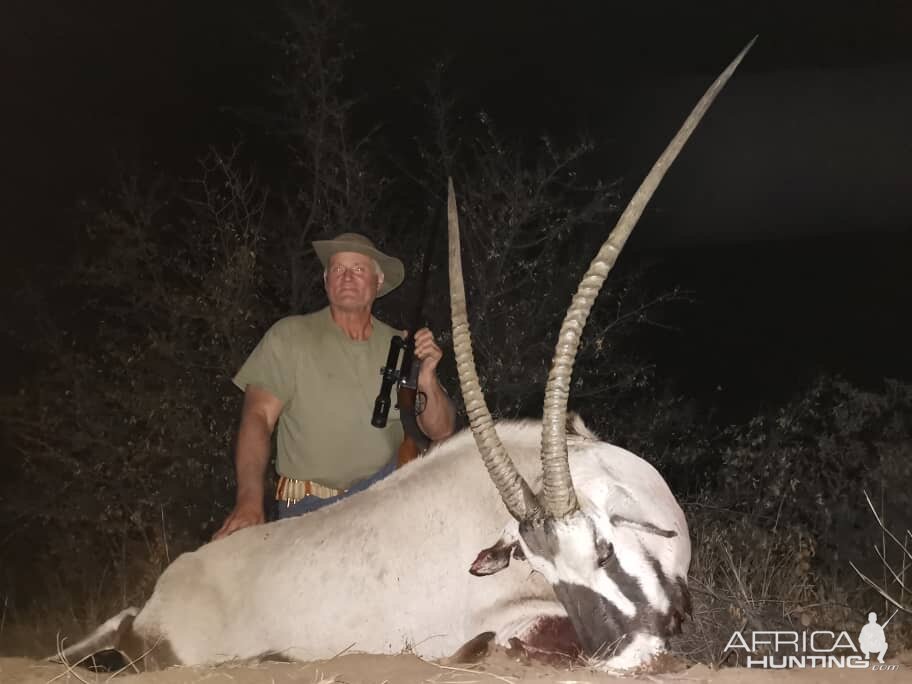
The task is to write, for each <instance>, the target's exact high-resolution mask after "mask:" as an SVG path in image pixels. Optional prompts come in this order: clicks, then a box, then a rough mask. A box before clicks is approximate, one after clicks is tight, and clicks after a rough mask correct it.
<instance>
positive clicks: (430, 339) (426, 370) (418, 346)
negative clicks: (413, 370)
mask: <svg viewBox="0 0 912 684" xmlns="http://www.w3.org/2000/svg"><path fill="white" fill-rule="evenodd" d="M415 358H416V359H418V360H419V361H421V370H420V371H419V375H418V384H420V385H429V384H430V383H431V382H436V378H437V364H438V363H439V362H440V359H442V358H443V351H442V350H441V349H440V347H438V346H437V343H436V342H435V341H434V334H433V333H432V332H431V331H430V330H428V329H427V328H422V329H421V330H419V331H418V332H416V333H415Z"/></svg>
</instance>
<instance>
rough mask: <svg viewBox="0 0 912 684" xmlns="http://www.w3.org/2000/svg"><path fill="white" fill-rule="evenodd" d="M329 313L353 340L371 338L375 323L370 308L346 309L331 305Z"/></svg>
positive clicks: (360, 340)
mask: <svg viewBox="0 0 912 684" xmlns="http://www.w3.org/2000/svg"><path fill="white" fill-rule="evenodd" d="M329 313H330V315H331V316H332V319H333V322H334V323H335V324H336V325H338V326H339V327H340V328H341V329H342V332H344V333H345V334H346V335H348V337H349V338H350V339H352V340H355V341H359V342H362V341H364V340H366V339H369V338H370V334H371V331H372V330H373V327H374V326H373V324H372V323H371V312H370V309H361V310H357V311H346V310H342V309H337V308H335V307H334V306H332V305H330V307H329Z"/></svg>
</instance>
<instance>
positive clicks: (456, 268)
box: [447, 178, 544, 522]
mask: <svg viewBox="0 0 912 684" xmlns="http://www.w3.org/2000/svg"><path fill="white" fill-rule="evenodd" d="M447 224H448V228H449V235H450V240H449V262H450V310H451V316H452V319H453V351H454V353H455V355H456V368H457V370H458V371H459V386H460V389H461V390H462V398H463V399H464V400H465V405H466V411H467V412H468V414H469V424H470V425H471V426H472V434H473V435H475V444H476V445H477V446H478V451H479V452H480V453H481V459H482V460H483V461H484V464H485V467H486V468H487V469H488V474H489V475H490V476H491V479H492V480H493V481H494V485H495V486H496V487H497V490H498V491H499V492H500V497H501V498H502V499H503V502H504V505H505V506H506V507H507V510H508V511H509V512H510V515H512V516H513V517H514V518H516V520H518V521H520V522H522V521H524V520H528V519H530V518H540V517H542V514H543V512H544V511H543V510H542V507H541V504H540V503H539V502H538V500H537V499H536V498H535V494H533V493H532V490H531V489H530V488H529V485H528V483H527V482H526V481H525V480H524V479H523V476H522V475H520V473H519V471H518V470H517V469H516V465H515V464H514V463H513V461H512V460H510V456H509V454H507V450H506V449H504V446H503V444H502V443H501V441H500V437H498V435H497V430H496V429H495V428H494V420H493V419H492V418H491V412H490V411H489V410H488V405H487V403H486V402H485V398H484V393H483V392H482V391H481V383H480V382H479V381H478V372H477V371H476V370H475V356H474V355H473V354H472V339H471V335H470V333H469V319H468V315H467V314H466V297H465V282H464V281H463V278H462V253H461V250H460V246H459V213H458V211H457V209H456V193H455V191H454V190H453V179H452V178H451V179H449V182H448V184H447Z"/></svg>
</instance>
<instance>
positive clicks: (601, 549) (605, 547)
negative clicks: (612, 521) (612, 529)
mask: <svg viewBox="0 0 912 684" xmlns="http://www.w3.org/2000/svg"><path fill="white" fill-rule="evenodd" d="M595 552H596V554H597V562H598V566H599V567H600V568H605V567H607V566H608V564H609V563H610V562H611V561H612V559H613V558H614V545H613V544H612V543H611V542H606V541H605V540H604V539H599V540H598V542H596V545H595Z"/></svg>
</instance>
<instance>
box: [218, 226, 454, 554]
mask: <svg viewBox="0 0 912 684" xmlns="http://www.w3.org/2000/svg"><path fill="white" fill-rule="evenodd" d="M313 246H314V249H315V250H316V253H317V256H318V257H319V258H320V261H321V263H322V264H323V268H324V271H323V283H324V286H325V288H326V295H327V297H328V299H329V306H327V307H326V308H324V309H322V310H320V311H317V312H316V313H312V314H308V315H306V316H289V317H287V318H283V319H282V320H280V321H279V322H278V323H276V324H275V325H273V326H272V328H270V329H269V331H267V333H266V335H265V336H264V337H263V339H262V340H261V341H260V343H259V344H258V345H257V347H256V349H254V351H253V353H252V354H251V355H250V357H249V358H248V359H247V361H246V362H245V363H244V365H243V366H242V367H241V370H240V371H239V372H238V374H237V375H236V376H235V378H234V384H235V385H237V386H238V387H239V388H240V389H242V390H243V391H244V406H243V409H242V411H241V425H240V429H239V431H238V439H237V451H236V455H235V465H236V468H237V482H238V490H237V501H236V504H235V507H234V510H233V511H232V512H231V514H230V515H229V516H228V518H227V519H226V520H225V522H224V524H223V525H222V527H221V528H220V529H219V530H218V531H217V532H216V533H215V535H214V536H213V539H218V538H220V537H224V536H227V535H229V534H231V533H232V532H235V531H237V530H239V529H242V528H244V527H249V526H251V525H258V524H260V523H263V522H264V521H265V515H264V510H263V494H264V480H265V473H266V464H267V463H268V462H269V455H270V439H271V436H272V433H273V430H275V429H276V428H277V427H278V456H277V459H276V470H277V471H278V474H279V476H280V477H279V486H278V488H277V491H276V498H277V500H279V517H288V516H290V515H299V514H301V513H305V512H308V511H311V510H314V509H316V508H320V507H322V506H324V505H326V504H328V503H331V502H333V501H335V500H337V499H339V498H342V497H344V496H347V495H349V494H351V493H353V492H355V491H360V490H361V489H365V488H366V487H367V486H369V485H370V484H372V483H373V482H376V481H377V480H379V479H382V478H383V477H385V476H386V475H388V474H389V473H390V472H392V470H393V469H394V467H395V463H396V451H397V448H398V446H399V444H400V443H401V442H402V437H403V430H402V423H401V421H400V418H399V412H398V411H397V410H396V409H393V410H391V411H390V416H389V421H388V422H387V426H386V427H385V428H383V429H378V428H375V427H373V426H372V425H371V424H370V418H371V414H372V412H373V406H374V399H375V397H376V395H377V390H378V389H379V386H380V368H381V367H382V366H383V365H384V364H385V363H386V357H387V354H388V352H389V345H390V340H391V338H392V337H393V336H394V335H396V334H399V333H398V331H396V330H394V329H393V328H391V327H390V326H388V325H386V324H385V323H383V322H381V321H379V320H377V319H376V318H374V317H373V316H372V315H371V309H372V307H373V304H374V300H375V299H376V298H377V297H382V296H383V295H385V294H387V293H389V292H390V291H392V290H393V289H395V288H396V287H398V286H399V285H400V284H401V283H402V281H403V280H404V278H405V269H404V267H403V265H402V262H401V261H399V259H396V258H395V257H391V256H388V255H386V254H384V253H383V252H381V251H379V250H378V249H377V248H376V247H375V246H374V244H373V243H372V242H371V241H370V240H369V239H368V238H366V237H364V236H363V235H360V234H358V233H343V234H342V235H339V236H337V237H336V238H335V239H333V240H321V241H316V242H314V243H313ZM415 356H416V358H417V359H418V360H419V361H420V371H419V375H418V390H419V391H420V392H423V393H424V394H425V395H426V402H425V406H424V410H423V411H422V413H421V414H420V415H419V416H418V424H419V427H421V429H422V431H423V432H424V433H425V434H426V435H427V436H428V437H429V438H430V439H431V440H435V441H436V440H441V439H444V438H446V437H448V436H449V435H450V434H452V433H453V429H454V425H455V415H456V414H455V409H454V407H453V403H452V402H451V400H450V398H449V397H448V396H447V394H446V392H445V391H444V390H443V388H442V387H441V386H440V383H439V382H438V380H437V371H436V369H437V363H438V362H439V361H440V358H441V357H442V356H443V353H442V352H441V350H440V347H438V346H437V344H436V343H435V341H434V336H433V335H432V334H431V332H430V331H429V330H428V329H427V328H423V329H421V330H419V331H418V332H416V333H415Z"/></svg>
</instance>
